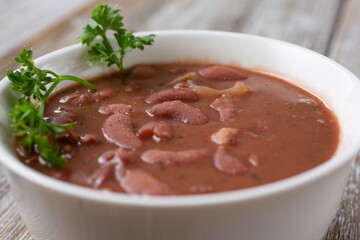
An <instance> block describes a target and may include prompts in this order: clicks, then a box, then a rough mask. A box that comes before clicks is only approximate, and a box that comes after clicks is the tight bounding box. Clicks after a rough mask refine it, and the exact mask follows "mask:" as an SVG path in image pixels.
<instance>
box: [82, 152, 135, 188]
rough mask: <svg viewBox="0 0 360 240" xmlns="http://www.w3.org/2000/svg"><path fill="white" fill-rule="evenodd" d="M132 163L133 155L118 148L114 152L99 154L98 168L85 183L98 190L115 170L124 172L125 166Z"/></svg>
mask: <svg viewBox="0 0 360 240" xmlns="http://www.w3.org/2000/svg"><path fill="white" fill-rule="evenodd" d="M132 161H133V155H132V154H131V153H130V152H129V151H127V150H125V149H123V148H118V149H115V150H109V151H106V152H104V153H103V154H101V156H100V157H99V158H98V163H99V164H100V167H99V168H98V169H97V170H95V172H94V173H93V174H92V175H91V176H90V177H89V178H88V179H87V182H88V183H89V184H91V185H93V186H94V187H95V188H99V187H100V186H101V185H102V184H103V183H104V182H105V181H106V180H108V179H109V178H110V177H111V175H112V174H113V171H114V169H115V168H118V170H117V171H120V170H119V169H122V170H121V171H123V172H124V171H125V164H127V163H130V162H132Z"/></svg>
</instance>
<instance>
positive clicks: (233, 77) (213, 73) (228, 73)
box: [199, 66, 248, 81]
mask: <svg viewBox="0 0 360 240" xmlns="http://www.w3.org/2000/svg"><path fill="white" fill-rule="evenodd" d="M199 74H200V76H202V77H204V78H208V79H214V80H222V81H238V80H245V79H246V78H248V76H247V75H246V74H245V73H242V72H240V71H239V70H236V69H234V68H230V67H225V66H212V67H207V68H203V69H200V70H199Z"/></svg>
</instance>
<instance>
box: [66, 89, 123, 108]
mask: <svg viewBox="0 0 360 240" xmlns="http://www.w3.org/2000/svg"><path fill="white" fill-rule="evenodd" d="M115 93H116V91H115V90H114V89H112V88H104V89H101V90H99V91H96V92H94V93H90V92H88V93H80V92H74V93H72V94H69V95H66V96H64V97H62V98H61V99H60V103H65V104H68V105H71V106H83V105H87V104H92V103H94V102H99V101H102V100H104V99H107V98H110V97H112V96H114V95H115Z"/></svg>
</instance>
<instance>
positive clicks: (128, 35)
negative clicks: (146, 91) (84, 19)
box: [78, 4, 155, 74]
mask: <svg viewBox="0 0 360 240" xmlns="http://www.w3.org/2000/svg"><path fill="white" fill-rule="evenodd" d="M91 18H92V19H93V20H94V22H93V23H92V24H86V25H85V26H84V28H83V31H82V33H81V34H80V36H79V37H78V39H79V40H80V41H81V43H82V44H84V45H87V46H88V47H89V51H88V55H87V57H88V58H89V61H88V64H89V65H90V66H92V65H93V64H94V63H103V62H107V63H108V66H109V67H110V66H111V65H113V64H115V65H116V66H117V67H118V68H119V70H120V71H121V72H122V73H123V74H126V71H125V69H124V66H123V61H124V57H125V55H126V54H127V53H128V52H131V51H132V50H134V49H140V50H144V46H145V45H151V44H152V43H153V42H154V37H155V35H154V34H150V35H147V36H144V37H136V36H135V35H134V32H133V31H128V30H126V29H125V28H123V26H124V24H123V22H122V20H123V17H122V16H121V15H120V10H119V9H117V8H116V7H110V6H108V5H107V4H100V5H99V6H98V7H96V8H95V9H94V10H93V13H92V17H91ZM108 30H111V31H113V32H114V37H115V39H116V41H117V44H118V48H119V49H118V50H117V51H115V50H114V49H113V47H112V46H111V44H110V41H109V39H108V38H107V31H108ZM98 37H99V38H100V39H101V40H97V38H98Z"/></svg>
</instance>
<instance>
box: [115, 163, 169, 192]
mask: <svg viewBox="0 0 360 240" xmlns="http://www.w3.org/2000/svg"><path fill="white" fill-rule="evenodd" d="M115 176H116V179H117V181H118V182H119V184H120V186H121V187H122V188H123V189H124V191H125V192H127V193H130V194H140V195H172V194H173V191H172V190H171V188H170V186H169V185H168V184H166V183H165V182H162V181H160V180H158V179H156V178H154V177H153V176H151V175H150V174H148V173H146V172H144V171H142V170H137V169H134V170H129V169H128V170H126V171H125V173H123V169H122V168H117V169H116V172H115Z"/></svg>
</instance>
